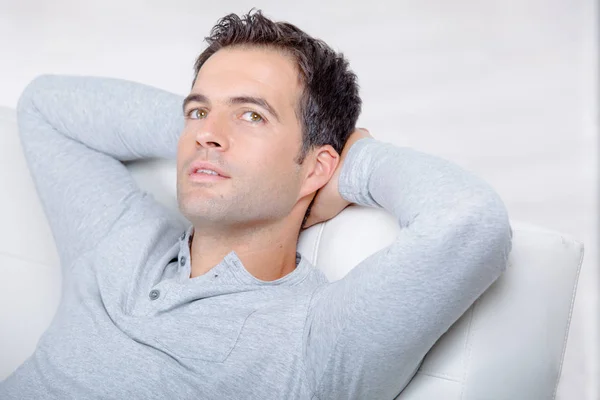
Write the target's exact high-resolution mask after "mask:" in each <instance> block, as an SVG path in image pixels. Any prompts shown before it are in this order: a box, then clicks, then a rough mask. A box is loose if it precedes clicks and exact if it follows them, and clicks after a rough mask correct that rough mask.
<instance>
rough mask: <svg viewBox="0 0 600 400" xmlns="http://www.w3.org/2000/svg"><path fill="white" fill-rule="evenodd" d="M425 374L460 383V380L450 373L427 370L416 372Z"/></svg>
mask: <svg viewBox="0 0 600 400" xmlns="http://www.w3.org/2000/svg"><path fill="white" fill-rule="evenodd" d="M419 374H421V375H427V376H431V377H433V378H440V379H444V380H446V381H450V382H456V383H462V381H461V380H460V379H459V378H456V377H454V376H450V375H446V374H439V373H436V372H428V371H423V370H421V371H418V372H417V373H416V375H419Z"/></svg>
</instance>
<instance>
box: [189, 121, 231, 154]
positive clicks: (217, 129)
mask: <svg viewBox="0 0 600 400" xmlns="http://www.w3.org/2000/svg"><path fill="white" fill-rule="evenodd" d="M196 146H197V147H198V149H200V148H207V149H208V148H213V149H218V150H220V151H225V150H227V149H228V148H229V138H228V137H227V127H226V124H224V123H220V122H219V121H218V117H217V116H216V115H214V114H213V115H209V116H208V117H207V118H206V119H205V120H204V121H203V123H202V124H200V126H199V127H198V131H197V132H196Z"/></svg>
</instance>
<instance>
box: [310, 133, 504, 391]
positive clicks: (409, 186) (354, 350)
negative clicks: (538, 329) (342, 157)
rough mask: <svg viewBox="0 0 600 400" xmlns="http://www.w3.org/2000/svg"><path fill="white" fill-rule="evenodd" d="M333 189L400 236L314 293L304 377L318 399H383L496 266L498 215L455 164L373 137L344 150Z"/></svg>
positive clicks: (496, 272) (490, 197)
mask: <svg viewBox="0 0 600 400" xmlns="http://www.w3.org/2000/svg"><path fill="white" fill-rule="evenodd" d="M339 191H340V194H341V195H342V197H344V198H345V199H346V200H348V201H351V202H353V203H356V204H359V205H363V206H370V207H382V208H383V209H385V210H386V211H389V212H390V213H391V214H393V215H394V216H395V217H396V220H397V221H398V224H399V226H400V228H401V229H400V233H399V235H398V237H397V238H396V239H395V241H394V242H393V243H392V244H391V245H390V246H388V247H386V248H384V249H382V250H380V251H378V252H376V253H375V254H373V255H371V256H369V257H368V258H367V259H365V260H364V261H362V262H361V263H360V264H359V265H357V266H356V267H354V268H353V269H352V270H351V271H350V272H349V273H348V274H347V275H346V276H345V277H344V278H343V279H340V280H338V281H335V282H333V283H331V284H328V285H323V286H322V287H320V288H318V289H317V290H316V291H315V292H314V294H313V297H312V300H311V304H310V307H309V311H308V317H307V323H306V326H305V334H304V337H305V339H304V345H305V348H304V351H305V366H306V370H307V375H308V378H309V381H310V382H311V384H312V387H313V388H314V391H315V395H316V398H319V399H328V400H330V399H382V400H383V399H392V398H394V397H395V396H396V395H398V393H400V392H401V390H402V389H403V388H404V387H405V386H406V385H407V383H408V382H409V381H410V379H411V378H412V376H413V375H414V373H415V372H416V370H417V368H418V366H419V365H420V363H421V361H422V359H423V357H424V356H425V354H426V353H427V352H428V351H429V349H430V348H431V347H432V346H433V345H434V343H435V342H436V341H437V340H438V339H439V338H440V336H441V335H442V334H444V332H446V331H447V330H448V328H449V327H450V326H451V325H452V324H453V323H454V322H456V320H457V319H458V318H459V317H460V316H461V315H462V314H463V313H464V312H465V311H466V310H467V309H468V308H469V307H470V306H471V305H472V304H473V303H474V302H475V300H476V299H477V298H478V297H479V296H480V295H481V294H482V293H483V292H484V291H485V290H486V289H487V288H488V287H489V286H490V285H491V284H492V283H493V282H494V281H495V280H496V279H497V278H498V277H499V276H500V274H501V273H502V272H503V271H504V269H505V268H506V264H507V259H508V255H509V253H510V251H511V248H512V230H511V227H510V223H509V218H508V215H507V210H506V209H505V206H504V204H503V202H502V201H501V199H500V198H499V196H498V195H497V194H496V192H495V191H494V190H493V189H492V188H491V187H490V186H489V185H488V184H487V183H485V182H484V181H483V180H481V179H479V178H478V177H476V176H474V175H473V174H471V173H469V172H467V171H465V170H463V169H461V168H460V167H459V166H457V165H455V164H453V163H451V162H449V161H446V160H443V159H441V158H438V157H435V156H433V155H428V154H425V153H422V152H419V151H416V150H414V149H411V148H406V147H397V146H394V145H392V144H389V143H384V142H381V141H378V140H376V139H373V138H364V139H361V140H359V141H357V142H356V143H355V144H354V146H353V147H352V148H351V149H350V151H349V152H348V154H347V158H346V161H345V163H344V165H343V166H342V171H341V174H340V180H339Z"/></svg>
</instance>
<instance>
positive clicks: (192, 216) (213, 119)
mask: <svg viewBox="0 0 600 400" xmlns="http://www.w3.org/2000/svg"><path fill="white" fill-rule="evenodd" d="M208 43H209V46H208V48H207V50H205V52H203V53H202V54H201V55H200V57H199V58H198V61H197V62H196V71H195V72H196V77H195V79H194V83H193V87H192V89H191V92H190V94H189V95H188V96H187V97H186V98H185V99H183V98H181V97H180V96H177V95H175V94H172V93H168V92H165V91H162V90H159V89H156V88H152V87H148V86H145V85H141V84H137V83H133V82H127V81H122V80H116V79H108V78H91V77H68V76H42V77H40V78H37V79H35V80H34V81H33V82H32V83H30V84H29V85H28V87H27V88H26V89H25V91H24V92H23V94H22V96H21V98H20V100H19V105H18V121H19V127H20V132H21V139H22V144H23V149H24V153H25V156H26V158H27V161H28V165H29V168H30V170H31V173H32V176H33V179H34V182H35V184H36V187H37V190H38V192H39V195H40V198H41V199H42V202H43V205H44V209H45V212H46V215H47V218H48V221H49V224H50V227H51V229H52V233H53V235H54V238H55V241H56V245H57V249H58V252H59V255H60V259H61V265H62V268H63V279H64V282H63V290H64V296H63V298H62V301H61V304H60V307H59V310H58V312H57V314H56V316H55V318H54V320H53V321H52V323H51V325H50V327H49V328H48V330H47V331H46V332H45V333H44V335H43V336H42V338H41V339H40V341H39V343H38V346H37V348H36V351H35V352H34V354H33V355H32V356H31V357H30V358H29V359H28V360H26V362H25V363H24V364H23V365H22V366H20V367H19V368H18V369H17V370H16V371H15V372H14V373H13V374H12V375H11V376H9V377H8V378H7V379H6V380H5V381H4V382H3V383H2V384H1V385H0V398H2V399H109V398H110V399H261V400H264V399H392V398H394V397H395V396H396V395H397V394H398V393H400V392H401V391H402V389H403V388H404V387H405V386H406V385H407V384H408V382H409V381H410V379H411V377H412V376H413V375H414V373H415V372H416V370H417V368H418V366H419V364H420V362H421V360H422V359H423V357H424V356H425V354H426V353H427V351H428V350H429V349H430V348H431V346H432V345H433V344H434V343H435V342H436V341H437V340H438V339H439V337H440V336H441V335H442V334H443V333H444V332H445V331H446V330H447V329H448V328H449V327H450V326H451V325H452V324H453V323H454V322H455V321H456V320H457V319H458V318H459V317H460V315H461V314H463V313H464V312H465V311H466V310H467V309H468V307H469V306H470V305H471V304H472V303H473V302H474V301H475V300H476V299H477V298H478V297H479V296H480V295H481V294H482V293H483V292H484V291H485V290H486V289H487V288H488V287H489V285H490V284H491V283H492V282H494V281H495V280H496V279H497V278H498V276H499V275H500V274H501V272H502V271H503V270H504V269H505V267H506V261H507V257H508V253H509V252H510V250H511V238H512V231H511V229H510V224H509V220H508V216H507V212H506V209H505V207H504V205H503V203H502V201H501V200H500V198H499V196H498V195H497V194H496V193H495V192H494V190H493V189H492V188H491V187H490V186H489V185H488V184H487V183H485V182H483V181H482V180H481V179H479V178H477V177H476V176H474V175H472V174H470V173H468V172H467V171H464V170H463V169H461V168H459V167H458V166H457V165H455V164H453V163H450V162H448V161H445V160H443V159H440V158H437V157H434V156H431V155H428V154H425V153H421V152H418V151H416V150H413V149H410V148H405V147H397V146H394V145H391V144H388V143H384V142H381V141H378V140H376V139H374V138H373V137H371V136H370V134H369V133H368V132H366V131H362V130H356V129H355V128H354V127H355V124H356V121H357V118H358V115H359V112H360V99H359V97H358V88H357V84H356V80H355V77H354V75H353V74H352V73H351V72H350V71H349V70H348V65H347V62H346V61H345V59H344V58H343V57H342V56H341V55H338V54H336V53H335V52H333V51H332V50H331V49H330V48H329V47H328V46H327V45H325V44H324V43H323V42H320V41H318V40H315V39H313V38H311V37H310V36H308V35H307V34H305V33H304V32H302V31H301V30H299V29H298V28H296V27H295V26H293V25H290V24H287V23H276V22H273V21H271V20H269V19H267V18H266V17H264V16H263V15H262V14H261V13H260V12H255V13H250V14H248V15H245V16H243V18H239V17H237V16H236V15H228V16H226V17H225V18H223V19H222V20H220V21H219V23H218V24H217V25H216V26H215V27H214V28H213V31H212V32H211V36H210V38H208ZM182 106H183V110H182ZM182 111H183V118H182V117H181V114H182ZM147 157H162V158H169V159H173V158H176V159H177V197H178V203H179V209H180V211H181V213H182V214H183V215H184V216H185V217H186V219H187V220H189V221H190V224H188V225H185V226H183V225H182V224H181V222H179V221H178V219H177V218H175V217H174V216H173V215H172V214H171V213H169V212H168V210H167V209H165V208H164V207H163V206H161V205H160V204H159V203H158V202H156V201H155V200H154V199H153V198H152V196H149V195H148V193H145V192H143V191H141V190H140V189H139V188H138V187H137V186H136V184H135V182H134V180H133V179H132V177H131V176H130V174H129V173H128V170H127V169H126V167H125V166H124V165H123V163H122V162H124V161H130V160H135V159H141V158H147ZM311 203H313V204H312V208H311V210H310V213H309V206H310V205H311ZM352 203H353V204H359V205H363V206H371V207H383V208H384V209H385V210H387V211H389V212H390V213H393V214H394V215H395V217H396V218H397V220H398V223H399V224H400V226H401V227H402V230H401V232H400V234H399V236H398V238H397V240H395V241H394V243H393V244H391V245H390V246H388V247H387V248H385V249H383V250H381V251H379V252H377V253H375V254H373V255H371V256H370V257H368V258H367V259H366V260H364V261H363V262H361V263H360V264H359V265H357V266H356V267H355V268H354V269H353V270H352V271H350V272H349V273H348V274H347V276H346V277H344V278H343V279H341V280H339V281H336V282H333V283H330V282H328V281H327V279H326V277H325V276H324V274H323V273H322V272H320V271H319V270H318V269H316V268H315V267H314V266H313V265H311V264H310V263H309V261H308V260H306V259H304V258H303V257H302V256H301V255H300V254H298V253H297V252H296V244H297V239H298V235H299V233H300V230H301V228H302V227H303V226H304V227H307V226H311V225H313V224H315V223H319V222H323V221H326V220H328V219H330V218H332V217H334V216H335V215H337V214H338V213H339V212H340V211H341V210H342V209H343V208H344V207H346V206H347V205H348V204H352Z"/></svg>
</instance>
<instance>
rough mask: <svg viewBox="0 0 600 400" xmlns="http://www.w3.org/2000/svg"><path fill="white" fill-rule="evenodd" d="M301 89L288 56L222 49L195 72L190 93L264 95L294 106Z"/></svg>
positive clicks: (265, 50)
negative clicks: (196, 73) (194, 80)
mask: <svg viewBox="0 0 600 400" xmlns="http://www.w3.org/2000/svg"><path fill="white" fill-rule="evenodd" d="M300 90H301V83H300V77H299V74H298V69H297V67H296V64H295V62H294V60H293V59H292V57H291V56H288V55H284V54H283V53H282V52H280V51H277V50H275V49H270V48H259V47H252V48H243V47H233V48H224V49H221V50H219V51H217V52H216V53H215V54H213V55H212V56H211V57H210V58H209V59H208V60H206V62H205V63H204V65H203V66H202V68H201V69H200V71H199V72H198V76H197V78H196V82H195V83H194V87H193V89H192V92H194V93H202V94H204V95H206V96H207V97H208V98H209V99H211V100H214V101H219V99H226V98H229V97H233V96H239V95H244V96H257V97H263V98H265V99H266V100H267V101H269V102H273V103H275V104H278V105H279V106H280V107H281V106H289V105H291V106H294V105H295V102H296V99H298V97H299V95H300Z"/></svg>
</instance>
